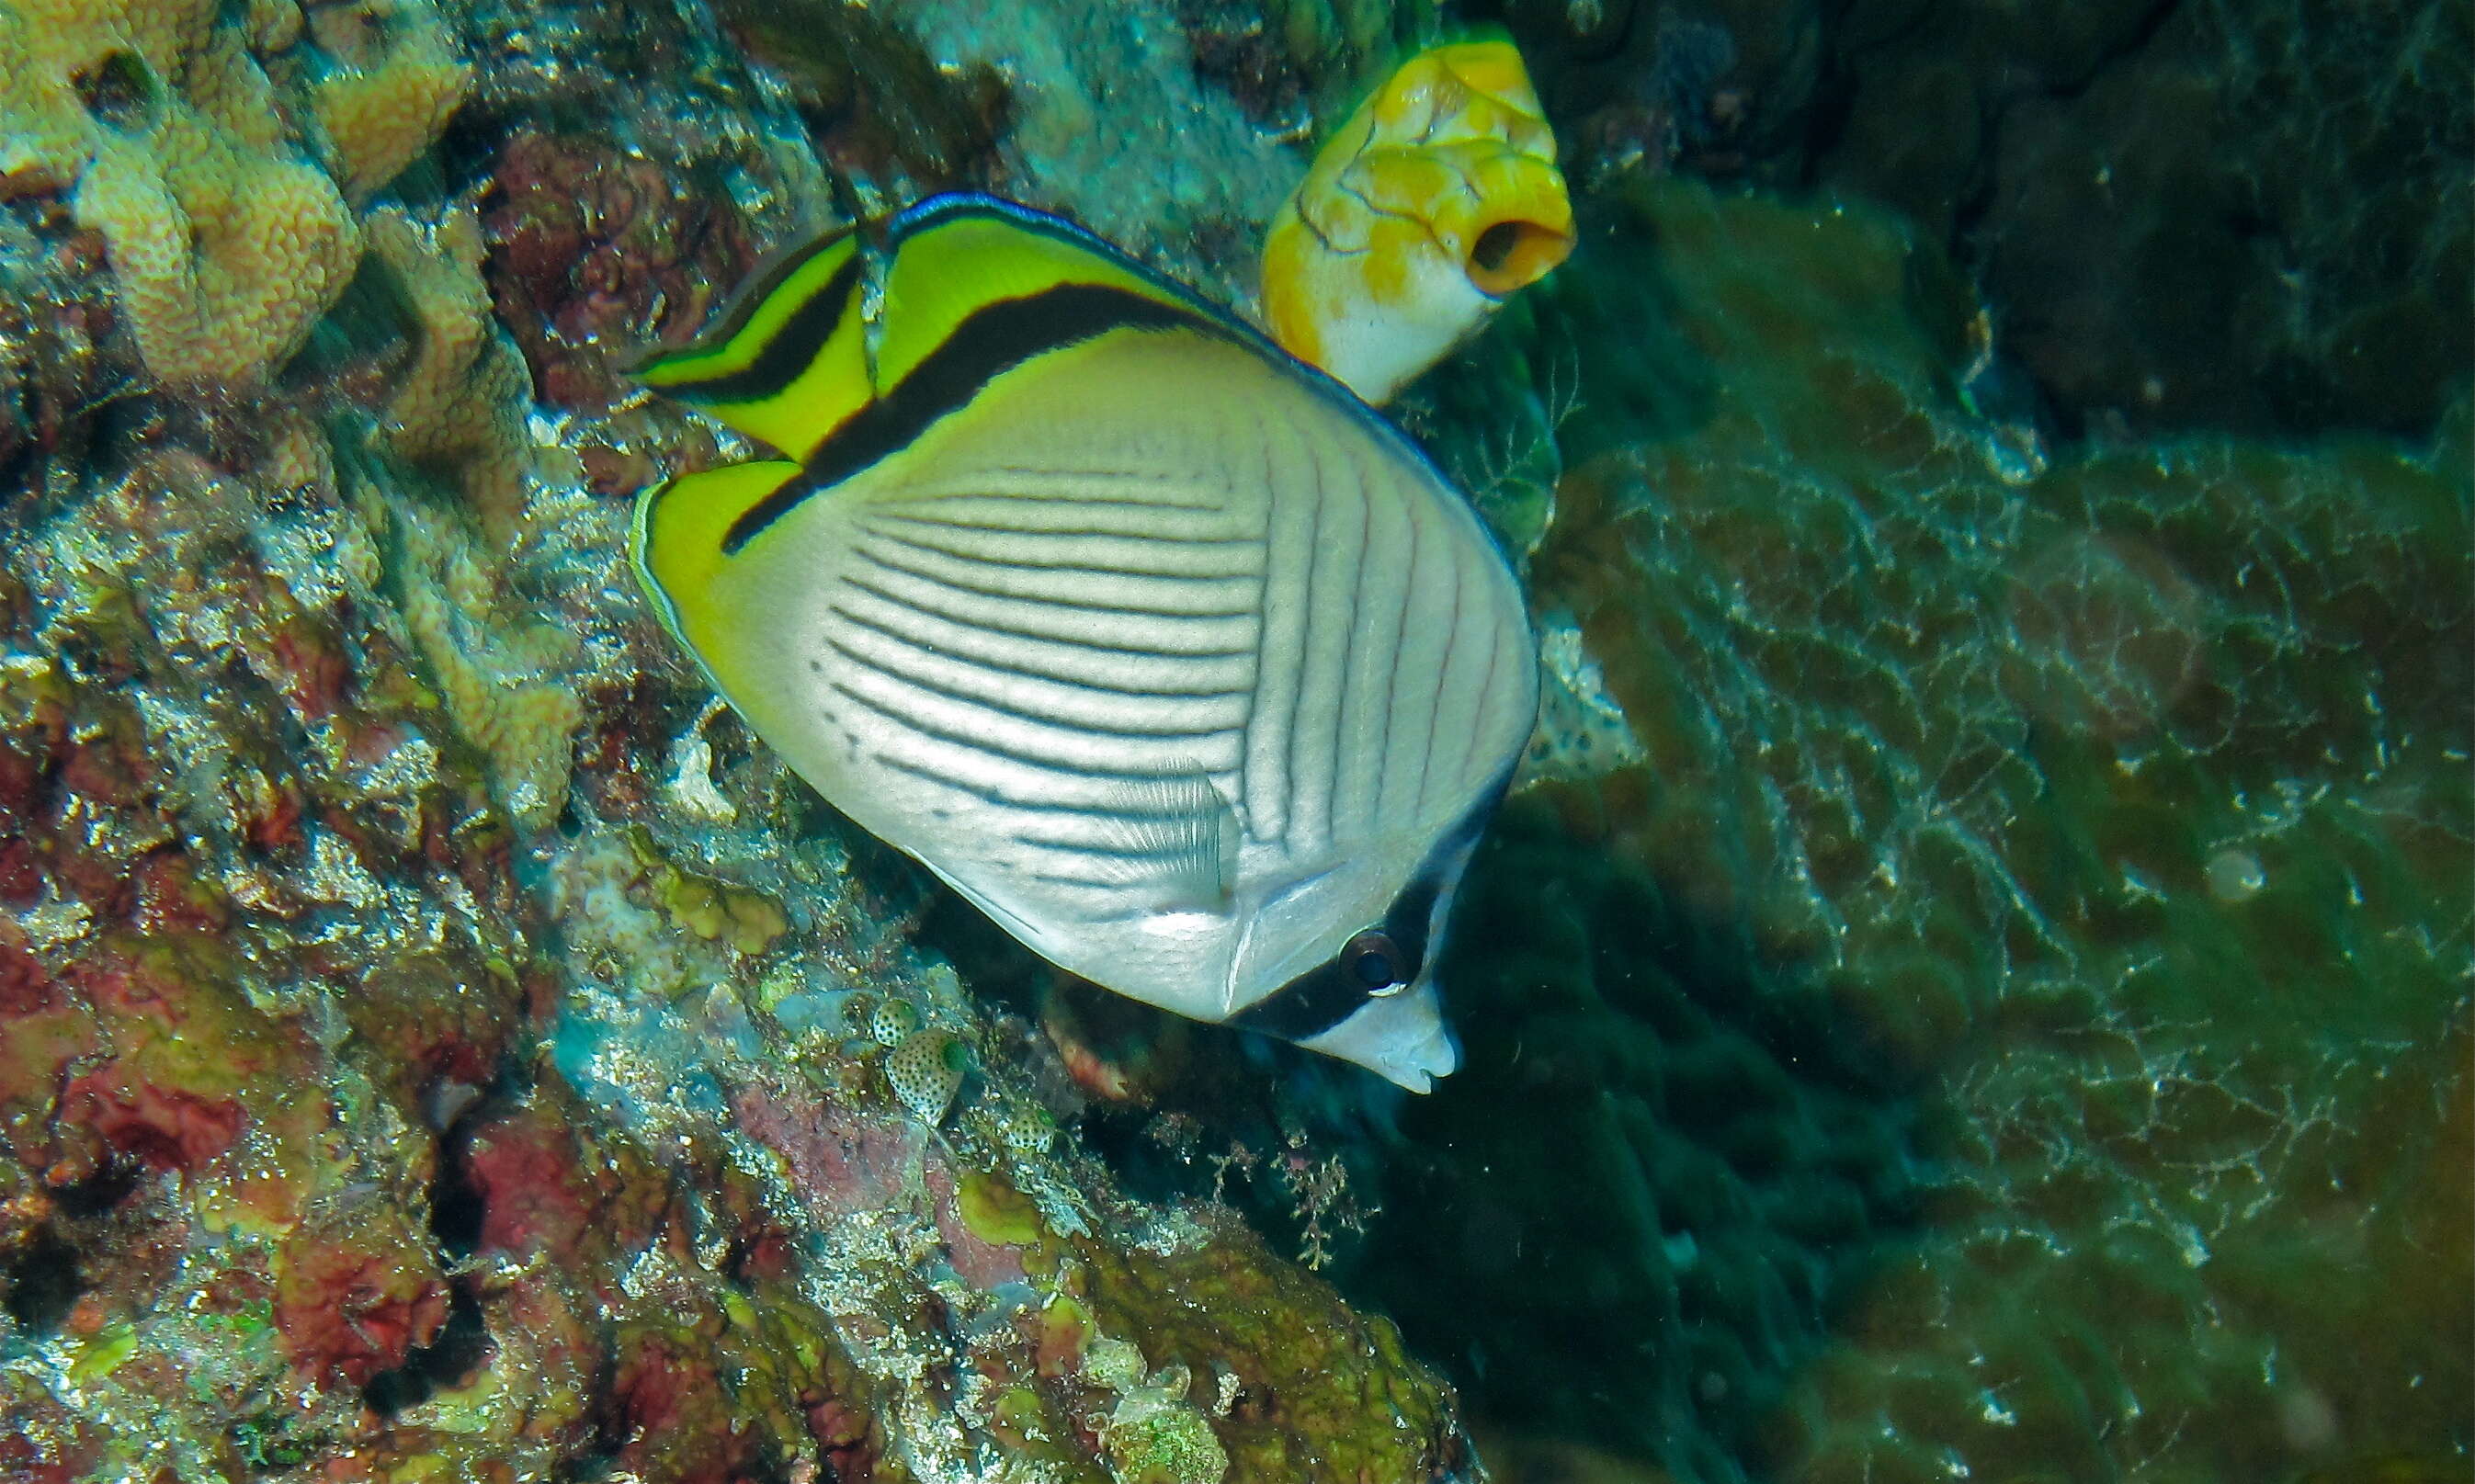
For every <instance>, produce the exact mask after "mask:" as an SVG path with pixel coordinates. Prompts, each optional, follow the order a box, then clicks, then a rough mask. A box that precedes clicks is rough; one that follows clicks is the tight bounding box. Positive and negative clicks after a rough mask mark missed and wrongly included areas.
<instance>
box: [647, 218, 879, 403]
mask: <svg viewBox="0 0 2475 1484" xmlns="http://www.w3.org/2000/svg"><path fill="white" fill-rule="evenodd" d="M802 260H803V261H804V259H802ZM797 266H798V263H796V262H794V263H791V264H788V265H786V272H787V270H788V269H796V267H797ZM861 269H862V264H861V259H860V257H859V256H858V255H856V254H854V255H852V256H851V258H850V260H849V261H847V262H845V263H844V264H843V265H842V266H841V267H840V268H837V269H835V270H834V276H833V277H832V278H830V279H827V280H825V284H824V287H822V288H821V289H819V290H818V291H817V292H816V293H814V294H811V295H809V296H808V298H807V299H806V300H805V301H803V302H802V303H801V304H799V306H798V308H796V309H795V310H793V311H792V313H791V316H790V318H788V319H786V320H784V321H783V322H782V327H781V328H779V329H777V330H775V331H774V332H773V336H772V339H770V340H768V341H766V342H765V345H764V348H763V349H762V350H760V351H758V352H757V353H756V358H755V359H754V360H751V361H749V362H748V363H747V366H745V367H743V368H742V369H740V370H738V371H733V372H726V373H724V374H723V375H721V376H718V377H705V378H704V379H703V380H700V381H676V382H673V383H671V384H670V385H667V386H665V387H663V388H662V393H663V395H665V396H668V397H675V398H677V399H679V400H680V401H689V402H754V401H766V400H767V399H768V398H772V397H779V396H780V395H782V393H783V392H784V391H785V390H786V389H788V388H789V386H790V385H791V383H792V382H794V381H796V380H797V379H798V378H799V374H800V373H801V372H803V371H806V370H807V369H808V367H809V365H810V364H811V363H813V362H814V361H815V360H816V358H817V353H818V352H819V351H820V350H821V349H822V348H823V347H824V344H825V342H826V341H827V340H830V339H832V338H833V333H834V329H835V328H836V327H837V326H839V325H841V324H842V322H843V314H844V311H845V310H846V309H848V308H849V307H850V302H851V296H852V295H854V294H856V293H858V292H859V282H860V273H861ZM757 302H760V300H759V299H751V300H750V306H751V308H752V306H753V304H755V303H757ZM747 312H749V311H748V310H745V309H743V310H741V311H739V317H740V318H741V319H743V320H744V319H745V317H746V315H747ZM737 332H738V331H737V329H735V328H733V329H730V330H727V331H725V335H735V334H736V333H737Z"/></svg>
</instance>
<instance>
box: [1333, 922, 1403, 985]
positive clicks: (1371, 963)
mask: <svg viewBox="0 0 2475 1484" xmlns="http://www.w3.org/2000/svg"><path fill="white" fill-rule="evenodd" d="M1340 962H1341V967H1342V968H1344V969H1346V970H1347V971H1348V973H1349V976H1350V977H1351V978H1352V979H1355V980H1357V981H1358V982H1359V983H1360V984H1361V985H1365V986H1366V987H1367V988H1369V989H1386V988H1389V987H1391V986H1392V985H1398V984H1406V983H1408V981H1409V974H1410V973H1411V972H1414V971H1413V970H1411V969H1410V967H1409V963H1408V961H1407V956H1406V955H1404V954H1403V953H1402V952H1401V945H1400V944H1398V943H1396V942H1394V941H1392V935H1390V934H1388V933H1381V932H1377V931H1375V930H1374V929H1372V928H1370V929H1368V930H1367V931H1366V932H1363V933H1360V934H1359V935H1358V936H1357V937H1353V938H1351V939H1350V940H1349V946H1348V947H1346V948H1343V949H1342V950H1341V951H1340Z"/></svg>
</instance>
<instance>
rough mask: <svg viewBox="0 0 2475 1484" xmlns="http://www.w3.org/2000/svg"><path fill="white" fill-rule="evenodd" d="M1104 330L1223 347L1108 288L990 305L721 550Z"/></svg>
mask: <svg viewBox="0 0 2475 1484" xmlns="http://www.w3.org/2000/svg"><path fill="white" fill-rule="evenodd" d="M1113 329H1155V330H1158V329H1191V330H1196V331H1199V332H1201V333H1203V334H1207V335H1210V336H1213V338H1215V339H1228V338H1231V337H1230V336H1229V334H1228V332H1227V331H1226V330H1224V329H1223V328H1221V327H1220V326H1219V325H1217V324H1215V323H1213V321H1212V320H1210V319H1207V318H1205V317H1204V316H1202V315H1199V314H1195V313H1193V312H1191V311H1189V310H1186V309H1182V308H1179V307H1177V306H1175V305H1173V304H1164V303H1162V302H1161V301H1159V300H1157V299H1149V298H1146V297H1144V296H1143V295H1141V294H1138V293H1134V292H1132V291H1131V290H1128V289H1123V288H1118V287H1115V286H1114V285H1110V284H1103V283H1062V284H1059V285H1058V286H1056V287H1055V288H1049V289H1043V290H1041V292H1039V293H1037V294H1031V295H1027V296H1025V297H1023V298H1020V299H1003V300H999V301H997V302H996V303H994V304H989V305H987V306H986V307H984V308H981V309H977V310H975V311H973V312H972V313H971V315H970V316H969V318H968V319H966V320H964V321H963V322H962V324H961V325H959V326H957V327H956V328H955V330H954V332H953V333H952V334H950V335H948V336H946V337H945V342H944V344H943V345H940V346H939V347H937V349H936V350H934V351H932V352H930V353H928V355H927V356H926V357H925V358H924V359H922V360H921V361H920V362H919V366H917V367H916V368H914V369H913V371H912V373H911V375H909V376H907V377H903V378H902V381H901V382H900V383H899V384H898V385H896V386H894V387H893V388H892V389H890V390H888V391H886V392H885V393H883V394H882V395H881V396H879V397H878V398H877V399H876V400H875V401H871V402H870V403H868V404H867V405H866V406H863V407H862V408H860V410H859V411H858V412H857V413H855V414H853V415H852V416H851V417H850V418H848V419H847V420H845V422H844V423H843V425H842V426H839V427H837V428H835V429H834V431H833V432H832V433H831V434H830V435H828V436H827V437H826V439H825V440H824V441H823V442H822V443H821V444H819V445H818V446H817V447H816V449H815V450H813V451H811V452H810V453H809V455H808V459H807V472H806V473H805V474H801V475H800V476H799V477H798V478H796V479H794V480H792V481H791V482H790V483H788V484H786V485H784V486H782V487H781V488H780V489H778V490H775V491H774V492H773V493H772V495H771V496H769V497H767V498H766V499H764V500H762V501H761V502H759V503H757V504H755V505H753V506H751V507H749V508H748V509H747V512H745V513H744V514H742V515H741V516H740V518H739V519H738V520H737V521H736V522H734V523H732V524H731V527H730V530H729V532H728V534H727V535H725V536H724V537H723V544H722V548H723V551H724V552H734V553H735V552H737V551H738V550H739V549H740V548H741V547H745V546H747V543H748V542H749V541H751V540H753V539H754V538H755V537H756V535H757V533H758V532H760V531H762V530H764V529H765V528H766V527H767V526H769V525H771V524H772V523H774V522H775V521H778V520H780V519H781V518H782V517H783V516H784V515H787V514H788V513H790V512H791V511H792V510H794V509H796V507H797V506H798V505H799V503H800V502H801V501H802V500H805V499H808V498H809V497H810V496H812V495H815V494H817V493H819V492H820V491H822V490H827V489H831V488H832V487H833V486H835V485H837V484H840V483H842V482H843V481H844V480H845V479H848V478H850V477H851V476H852V475H854V474H859V473H860V472H861V471H863V470H865V469H867V468H869V467H870V466H871V465H873V464H875V463H876V462H877V461H878V460H879V459H882V458H884V457H885V456H886V455H888V454H890V453H893V452H894V451H896V450H900V449H903V448H905V447H908V446H909V445H910V444H911V443H912V442H913V441H914V440H915V439H917V438H918V437H919V435H920V434H921V433H922V432H924V431H926V430H927V428H928V427H929V426H931V425H933V424H934V423H936V422H937V421H938V420H939V419H941V418H943V417H945V416H947V415H948V414H951V413H953V412H954V411H956V410H958V409H960V408H962V407H964V406H966V405H968V403H969V402H970V401H971V400H972V399H973V398H975V397H977V396H978V395H979V394H980V392H981V390H982V389H983V388H985V387H986V386H987V385H988V384H989V383H990V382H991V381H992V380H994V379H996V378H997V377H1000V376H1002V375H1004V374H1005V373H1006V372H1008V371H1011V370H1013V369H1014V368H1015V367H1017V366H1019V365H1021V364H1022V363H1023V362H1025V361H1027V360H1030V359H1032V358H1033V357H1034V356H1038V355H1043V354H1046V353H1049V352H1051V351H1055V350H1059V349H1062V348H1064V347H1066V346H1069V345H1075V344H1079V343H1080V342H1082V341H1085V340H1089V339H1091V338H1092V337H1093V336H1095V335H1101V334H1105V333H1107V332H1108V331H1110V330H1113ZM754 369H755V368H754V367H750V368H749V370H750V371H753V370H754ZM795 374H796V373H795Z"/></svg>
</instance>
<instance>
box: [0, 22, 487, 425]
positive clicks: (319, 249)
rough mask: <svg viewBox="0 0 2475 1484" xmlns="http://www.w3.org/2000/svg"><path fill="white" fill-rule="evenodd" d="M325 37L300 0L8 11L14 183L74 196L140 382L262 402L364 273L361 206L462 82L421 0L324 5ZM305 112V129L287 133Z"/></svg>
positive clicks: (0, 139)
mask: <svg viewBox="0 0 2475 1484" xmlns="http://www.w3.org/2000/svg"><path fill="white" fill-rule="evenodd" d="M316 22H317V23H316V25H315V26H306V25H305V23H304V19H303V15H302V12H301V11H300V10H299V8H298V7H297V6H296V5H294V4H293V3H292V0H270V3H267V4H261V5H257V6H255V7H252V8H250V10H249V11H248V12H247V13H245V14H234V15H232V16H225V15H223V14H222V11H221V8H220V7H218V6H215V5H210V4H199V3H196V0H94V3H88V0H7V3H5V4H0V176H5V177H6V178H7V180H8V182H9V184H10V185H11V186H12V189H13V190H16V191H25V190H53V191H64V192H65V191H73V192H74V200H75V203H76V208H77V215H78V220H79V221H80V222H81V223H82V224H84V225H86V226H88V227H91V228H93V229H94V230H96V231H99V232H101V233H102V235H103V238H104V241H105V243H106V246H107V250H108V252H109V255H110V260H111V265H112V271H113V275H114V278H115V280H116V281H117V284H118V288H119V291H120V302H121V306H122V308H123V310H124V312H125V313H126V315H127V317H128V319H129V320H130V322H131V324H132V326H133V328H134V329H135V334H136V337H137V343H138V348H139V350H140V352H141V353H143V355H144V357H145V361H146V366H147V369H148V370H149V371H150V372H152V373H153V374H154V376H155V377H156V378H157V379H158V380H159V381H161V382H162V383H164V384H165V385H167V386H169V387H171V388H173V389H175V390H178V391H183V392H191V393H195V392H203V391H215V390H221V391H238V392H248V391H251V390H254V389H257V388H258V387H260V386H262V385H263V384H264V383H265V382H266V380H267V379H268V378H269V377H272V376H273V375H274V373H275V372H276V371H278V370H280V369H281V368H282V365H283V363H284V362H285V361H286V360H288V359H289V358H290V357H291V355H292V353H294V352H295V351H297V350H299V349H300V347H301V345H302V342H303V341H304V340H305V339H306V338H307V336H308V333H309V330H310V328H311V327H312V326H314V325H315V324H316V323H317V321H318V319H319V317H320V316H321V315H323V314H325V313H326V312H327V310H328V309H329V308H331V306H332V305H333V304H334V303H335V301H336V299H337V297H338V296H339V295H341V294H342V293H343V291H344V287H345V285H346V284H347V283H348V282H349V281H350V280H351V279H352V276H353V270H354V268H355V265H356V264H357V263H358V261H359V258H360V233H359V229H358V226H357V223H356V222H355V215H354V207H355V205H357V204H358V203H359V202H361V201H362V200H364V199H365V198H366V197H368V195H369V194H370V193H371V192H372V191H374V190H376V189H377V188H378V187H379V186H380V185H383V184H385V183H386V182H387V181H388V180H390V179H392V178H393V177H394V176H395V175H396V174H397V173H398V172H399V171H401V170H402V169H403V167H404V165H405V164H406V163H408V162H409V161H410V160H411V159H412V158H414V157H415V156H417V155H419V154H420V153H421V152H422V151H423V150H425V149H427V148H428V147H429V142H430V141H431V140H432V139H434V138H435V137H436V136H437V134H438V131H439V129H440V127H441V126H442V125H443V124H444V123H445V122H446V118H447V115H448V113H449V112H450V111H452V110H453V108H454V106H455V104H456V102H457V101H458V100H459V99H460V98H461V97H462V95H463V91H464V88H465V86H466V85H467V84H468V81H469V77H468V73H469V69H468V68H467V67H466V65H465V64H464V63H463V62H462V61H460V60H459V59H458V58H457V57H456V56H455V55H454V53H453V46H452V42H451V40H450V39H449V38H448V36H446V33H445V30H444V27H443V25H442V24H441V23H440V22H439V21H438V19H437V17H436V16H435V14H434V13H432V12H431V11H430V9H429V5H428V4H427V3H426V0H363V3H356V4H348V5H337V6H325V7H321V8H319V9H318V11H317V12H316ZM376 36H383V37H384V39H382V40H381V39H374V37H376ZM313 115H314V116H315V117H316V118H317V119H318V120H319V122H320V125H321V127H320V128H319V129H318V130H317V131H316V132H315V133H314V134H312V135H309V136H305V135H303V134H302V133H301V131H300V130H299V128H298V127H297V126H296V125H295V123H294V122H293V120H294V119H295V118H296V117H306V116H313ZM348 198H349V200H348Z"/></svg>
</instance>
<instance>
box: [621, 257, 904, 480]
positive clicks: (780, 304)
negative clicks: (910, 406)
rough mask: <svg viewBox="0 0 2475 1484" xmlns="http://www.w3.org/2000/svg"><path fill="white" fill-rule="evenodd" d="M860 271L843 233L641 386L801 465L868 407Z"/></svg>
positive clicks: (750, 286) (755, 290)
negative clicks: (759, 441)
mask: <svg viewBox="0 0 2475 1484" xmlns="http://www.w3.org/2000/svg"><path fill="white" fill-rule="evenodd" d="M863 267H864V264H863V261H862V258H861V255H860V251H859V238H858V236H857V235H856V234H855V233H853V232H852V231H848V230H845V231H841V232H838V233H835V234H833V235H830V236H826V237H823V238H821V239H819V240H818V241H816V242H813V243H810V244H809V245H808V246H807V247H805V248H802V249H800V250H799V251H798V252H796V253H794V254H792V255H790V256H788V257H786V258H784V259H782V261H780V262H779V263H776V264H775V265H774V266H773V267H772V269H771V270H769V271H767V272H765V273H762V274H759V275H758V276H757V277H756V278H754V279H753V280H749V282H748V283H747V286H746V287H744V288H742V289H741V290H740V291H739V294H738V296H737V297H736V298H735V299H734V300H733V301H732V303H731V307H730V309H729V310H728V311H727V312H726V313H724V314H723V317H722V320H721V322H720V323H719V324H718V325H717V326H716V327H715V328H713V329H712V330H711V331H709V332H708V333H707V334H706V335H705V336H704V337H703V338H702V339H700V340H698V342H697V343H696V344H694V345H692V346H689V347H687V348H686V349H684V350H680V351H674V352H673V353H669V354H666V355H662V356H658V357H656V358H655V359H653V360H651V361H649V362H647V363H646V364H645V365H643V366H641V367H639V368H638V369H637V372H636V377H637V379H638V380H640V381H643V382H644V383H645V384H646V385H647V386H649V387H653V388H655V389H656V390H658V391H660V392H662V393H664V394H665V395H667V396H671V397H675V398H677V399H678V400H679V401H684V402H687V403H689V404H691V405H693V406H697V407H701V408H703V409H704V410H705V411H707V412H710V413H712V414H713V415H714V416H715V417H718V418H720V419H722V421H723V422H724V423H727V424H729V425H730V426H732V427H735V428H737V429H738V430H739V431H741V432H743V433H746V434H747V435H748V436H749V437H751V438H762V439H764V440H765V441H766V442H767V443H770V444H772V446H773V447H775V448H777V449H779V450H782V451H783V452H785V453H788V454H790V455H791V456H793V457H794V458H804V457H805V456H807V454H808V453H809V451H810V450H814V449H815V448H816V446H817V445H818V444H819V443H821V442H822V441H823V440H824V438H825V436H826V435H827V434H828V433H831V432H832V431H833V430H834V429H835V428H836V427H839V426H842V424H843V423H844V422H845V420H847V419H848V418H849V417H850V416H851V415H852V414H854V413H856V412H858V411H859V410H860V408H862V407H863V406H865V405H867V403H868V401H869V397H870V391H869V379H868V343H867V341H868V337H867V332H866V328H865V318H864V315H863V305H864V303H865V301H866V299H867V295H866V294H865V293H864V292H863V291H862V290H863V285H862V283H861V275H862V271H863Z"/></svg>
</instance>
